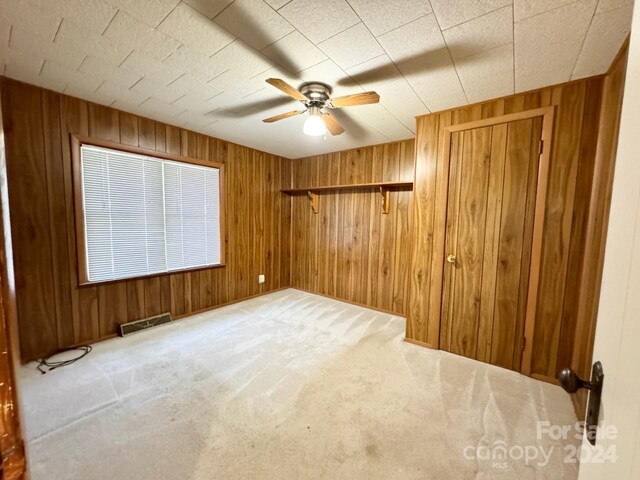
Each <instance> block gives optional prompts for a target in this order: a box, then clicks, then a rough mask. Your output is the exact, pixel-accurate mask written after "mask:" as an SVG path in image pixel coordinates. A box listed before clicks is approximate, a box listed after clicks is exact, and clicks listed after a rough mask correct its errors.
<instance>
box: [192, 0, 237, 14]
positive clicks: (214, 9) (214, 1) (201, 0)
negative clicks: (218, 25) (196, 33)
mask: <svg viewBox="0 0 640 480" xmlns="http://www.w3.org/2000/svg"><path fill="white" fill-rule="evenodd" d="M183 1H184V2H185V3H188V4H189V5H191V6H192V7H193V8H195V9H196V10H198V11H199V12H200V13H202V14H203V15H205V16H206V17H208V18H213V17H215V16H216V15H218V14H219V13H220V12H221V11H222V10H224V9H225V8H226V7H227V5H229V4H231V3H232V2H233V0H183Z"/></svg>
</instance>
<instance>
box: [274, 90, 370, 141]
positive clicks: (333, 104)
mask: <svg viewBox="0 0 640 480" xmlns="http://www.w3.org/2000/svg"><path fill="white" fill-rule="evenodd" d="M266 82H267V83H268V84H270V85H273V86H274V87H276V88H277V89H279V90H281V91H283V92H284V93H286V94H287V95H289V96H290V97H292V98H294V99H296V100H298V101H300V102H302V103H303V105H304V106H305V108H304V109H301V110H293V111H291V112H287V113H281V114H280V115H275V116H273V117H269V118H265V119H264V120H263V122H265V123H273V122H277V121H279V120H284V119H285V118H289V117H295V116H296V115H301V114H303V113H305V112H309V117H308V118H307V119H306V120H305V122H304V127H303V129H302V132H303V133H304V134H305V135H311V136H320V135H324V134H325V133H326V131H327V130H329V132H330V133H331V135H341V134H342V133H344V131H345V130H344V128H342V126H341V125H340V124H339V123H338V121H337V120H336V118H335V117H334V116H333V115H331V113H329V112H328V111H327V109H331V108H343V107H351V106H355V105H367V104H370V103H378V102H379V101H380V95H378V94H377V93H376V92H363V93H356V94H353V95H346V96H344V97H336V98H331V87H330V86H329V85H326V84H324V83H320V82H308V83H305V84H304V85H302V87H301V88H300V90H297V89H295V88H293V87H292V86H291V85H289V84H288V83H287V82H285V81H284V80H280V79H279V78H268V79H267V80H266ZM323 109H324V111H323Z"/></svg>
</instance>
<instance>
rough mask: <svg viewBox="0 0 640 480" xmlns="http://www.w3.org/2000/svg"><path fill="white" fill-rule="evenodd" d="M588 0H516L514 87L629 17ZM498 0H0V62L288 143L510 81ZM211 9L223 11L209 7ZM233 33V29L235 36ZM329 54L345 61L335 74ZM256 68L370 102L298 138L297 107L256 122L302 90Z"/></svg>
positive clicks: (327, 143) (208, 125)
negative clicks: (290, 92)
mask: <svg viewBox="0 0 640 480" xmlns="http://www.w3.org/2000/svg"><path fill="white" fill-rule="evenodd" d="M596 2H597V0H557V1H553V2H552V1H549V0H513V4H514V13H513V15H515V17H516V19H520V20H521V21H520V22H517V25H514V26H513V28H514V29H515V30H516V35H515V42H514V44H515V57H516V58H515V60H516V62H515V63H516V66H517V72H516V74H517V76H516V87H517V89H518V90H519V91H522V90H528V89H533V88H537V87H543V86H547V85H550V84H554V83H559V82H562V81H566V80H568V79H569V77H570V76H571V70H572V69H574V66H575V69H574V73H573V78H578V77H582V76H587V75H591V74H594V73H601V72H602V71H603V70H604V69H605V68H606V67H607V66H608V64H609V63H610V62H611V60H612V59H613V57H614V56H615V54H616V52H617V48H618V46H619V44H620V42H622V39H623V38H624V36H625V34H626V32H627V31H628V23H627V22H628V18H627V17H628V15H629V12H628V10H629V8H630V7H629V6H630V5H631V4H632V1H631V0H600V1H599V2H597V9H596ZM511 3H512V1H511V0H432V1H431V3H430V2H429V1H428V0H386V1H382V0H367V1H365V0H326V1H323V2H320V3H319V2H312V1H311V0H292V1H290V2H289V1H288V0H266V1H262V0H236V1H235V2H232V0H184V3H181V2H180V1H179V0H0V73H2V72H4V74H5V75H6V76H8V77H11V78H15V79H17V80H21V81H25V82H28V83H32V84H34V85H38V86H41V87H44V88H49V89H52V90H56V91H64V92H66V93H67V94H70V95H73V96H77V97H80V98H86V99H87V100H92V101H96V102H98V103H102V104H109V102H112V103H111V104H112V106H113V107H114V108H119V109H122V110H125V111H129V112H131V113H135V114H138V115H142V116H146V117H151V116H153V118H156V119H159V120H162V121H165V122H168V123H171V124H173V125H185V126H188V127H189V128H192V129H194V130H196V131H200V132H206V133H208V134H213V135H216V136H219V137H222V138H226V139H228V140H230V141H235V142H238V143H241V144H247V145H249V146H252V147H254V148H259V149H262V150H264V151H269V152H273V153H276V154H279V155H285V156H287V157H290V158H299V157H301V156H306V155H312V154H321V153H324V152H330V151H336V150H342V149H347V148H354V147H358V146H363V145H368V144H375V143H380V142H383V141H389V140H399V139H402V138H410V137H411V136H412V133H411V131H413V129H414V128H415V123H414V116H415V115H419V114H423V113H427V111H428V110H429V109H431V110H434V111H437V110H442V109H445V108H450V107H455V106H460V105H464V104H466V103H467V102H468V101H471V102H477V101H481V100H484V99H487V98H490V97H497V96H502V95H506V94H509V93H511V92H513V90H514V85H513V83H514V81H513V74H514V72H513V55H514V53H513V51H512V46H511V42H512V39H511V32H510V31H509V30H510V27H511V25H512V20H511V19H510V18H509V17H510V15H509V12H510V8H509V7H510V5H511ZM187 4H188V5H190V6H191V7H193V9H195V10H192V9H191V8H190V7H188V6H187ZM431 6H433V12H434V13H435V14H430V13H429V12H430V9H431ZM352 7H353V8H352ZM623 7H625V9H623ZM174 9H175V10H174ZM117 10H119V11H118V12H117V13H116V11H117ZM196 10H197V11H198V12H200V13H202V15H203V16H201V15H200V14H198V13H196V12H195V11H196ZM354 10H355V11H354ZM594 11H595V12H597V15H596V17H594V18H593V21H592V23H591V27H590V28H589V24H590V22H591V17H592V15H593V12H594ZM172 12H173V13H172ZM114 15H115V16H114ZM167 17H168V18H167ZM204 17H206V18H204ZM215 17H217V19H216V20H214V22H216V21H219V22H220V23H224V27H223V26H220V25H218V24H217V23H216V24H214V23H210V22H209V20H208V19H210V18H215ZM63 18H64V20H63ZM112 19H113V22H112ZM163 20H164V22H163ZM361 21H362V22H363V24H364V26H366V29H364V28H363V25H362V24H360V22H361ZM289 22H291V23H289ZM407 22H409V23H408V24H407ZM438 22H439V23H438ZM160 24H162V26H160V27H159V28H158V29H156V28H152V27H157V26H159V25H160ZM358 24H360V25H358ZM216 25H217V26H216ZM356 25H358V26H357V27H355V28H352V27H354V26H356ZM211 27H213V30H211ZM294 27H298V29H299V31H296V30H294ZM439 27H442V28H443V29H445V30H446V31H445V33H444V35H445V36H446V40H447V42H448V45H449V49H447V44H445V42H444V38H443V35H442V33H441V31H440V28H439ZM105 28H106V34H105V35H104V36H103V35H102V33H103V31H104V29H105ZM222 29H224V30H225V32H228V33H225V32H223V31H222ZM11 30H13V35H12V38H11V47H9V45H8V39H9V32H10V31H11ZM345 30H347V32H345ZM367 30H368V31H367ZM587 30H588V33H587ZM56 32H57V33H56ZM211 32H215V33H214V34H213V35H212V34H211ZM341 32H345V33H341ZM358 32H359V33H358ZM368 32H371V33H372V34H373V35H374V36H378V37H379V41H380V43H381V44H382V46H383V47H384V48H385V52H384V53H383V52H381V51H380V50H379V49H378V48H377V47H376V45H375V41H374V42H372V41H371V40H372V39H371V36H370V35H369V33H368ZM168 33H169V34H168ZM234 34H236V35H238V36H239V37H240V39H236V40H235V41H232V40H233V38H232V35H234ZM331 37H334V38H331ZM585 37H586V41H585V42H584V45H583V44H582V42H583V40H584V39H585ZM2 39H4V42H2ZM243 40H244V41H243ZM327 40H328V41H327ZM227 41H229V42H231V43H228V44H227V45H224V43H225V42H227ZM247 42H248V44H251V45H253V46H254V48H256V47H257V48H258V49H259V50H260V51H256V50H254V48H251V47H249V46H248V44H247ZM321 42H324V43H323V47H325V48H326V50H327V54H328V55H329V56H330V57H333V60H332V59H331V58H326V55H325V52H322V51H321V50H320V49H318V47H317V44H318V43H321ZM503 42H504V43H503ZM220 44H222V45H220ZM500 45H502V46H500ZM220 47H223V48H221V49H219V48H220ZM449 50H451V53H450V52H449ZM579 52H581V53H579ZM212 53H214V55H213V56H211V54H212ZM87 55H88V57H87V58H86V59H85V57H86V56H87ZM578 55H579V57H578ZM452 57H453V58H455V59H456V60H455V68H454V65H453V63H452V60H451V58H452ZM45 60H46V62H45ZM83 60H84V62H83ZM391 60H393V62H392V61H391ZM336 62H337V63H339V64H340V65H341V66H342V67H345V68H346V67H347V66H352V65H354V64H355V66H352V67H351V68H349V69H348V73H349V75H347V72H345V68H341V67H340V66H338V65H337V64H336ZM274 63H275V64H276V65H275V66H273V65H274ZM396 65H397V67H396ZM398 68H399V69H400V70H401V72H399V70H398ZM401 73H402V74H401ZM141 77H142V79H141ZM267 77H275V78H282V79H284V80H285V81H286V82H288V83H290V84H291V85H293V86H294V87H300V85H301V84H302V82H303V81H321V82H325V83H327V84H329V85H330V86H331V87H332V88H333V93H332V95H333V96H334V97H335V96H342V95H348V94H351V93H357V92H362V91H363V90H365V89H366V90H375V91H377V92H378V93H379V94H380V95H381V102H380V104H377V105H368V106H362V107H354V108H348V109H338V110H336V111H335V112H334V114H335V115H336V117H337V118H338V120H339V121H340V122H341V123H342V124H343V125H344V127H345V128H346V130H347V132H346V133H345V134H344V135H341V136H339V137H332V136H328V137H327V138H326V140H325V139H323V138H311V137H307V136H304V135H303V134H302V125H303V123H304V120H305V116H304V115H301V116H298V117H294V118H291V119H288V120H286V121H283V122H278V123H276V124H272V125H267V124H264V123H263V122H262V119H263V118H266V117H268V116H271V115H274V114H277V113H281V112H284V111H289V110H293V109H294V108H298V107H299V106H300V104H299V102H296V101H294V100H292V99H290V98H289V97H287V96H285V95H283V94H282V93H281V92H280V91H278V90H277V89H275V88H273V87H271V86H269V85H266V84H265V82H264V80H265V78H267ZM354 79H355V80H357V82H358V83H356V82H355V81H354ZM103 80H104V82H103V83H101V84H100V85H99V86H98V88H97V90H96V91H95V92H94V91H92V90H93V89H94V88H95V86H96V84H97V82H102V81H103ZM133 82H137V83H135V84H133ZM461 82H462V83H461ZM132 84H133V87H132V89H129V88H126V87H127V86H129V85H132ZM463 86H464V90H463V88H462V87H463ZM221 91H222V93H220V92H221ZM465 93H466V95H465ZM114 99H115V101H113V100H114ZM170 102H173V103H170ZM141 104H142V105H141ZM427 107H428V108H427ZM247 132H250V133H251V134H250V135H248V134H247Z"/></svg>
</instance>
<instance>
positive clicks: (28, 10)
mask: <svg viewBox="0 0 640 480" xmlns="http://www.w3.org/2000/svg"><path fill="white" fill-rule="evenodd" d="M0 19H1V20H0V22H2V23H3V24H6V25H13V26H15V27H20V28H23V29H25V30H27V31H29V32H31V33H33V34H35V35H38V36H39V37H41V38H44V39H47V40H53V37H54V36H55V34H56V31H57V30H58V27H59V26H60V22H61V21H62V17H61V16H60V15H57V14H52V13H51V12H47V11H46V10H42V9H40V8H39V6H38V5H37V4H36V3H33V2H31V1H30V0H2V1H0Z"/></svg>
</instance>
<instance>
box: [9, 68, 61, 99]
mask: <svg viewBox="0 0 640 480" xmlns="http://www.w3.org/2000/svg"><path fill="white" fill-rule="evenodd" d="M5 75H6V76H7V77H9V78H13V79H15V80H19V81H21V82H25V83H29V84H31V85H35V86H37V87H42V88H46V89H49V90H53V91H55V92H60V93H62V92H63V91H64V89H65V88H66V86H67V84H66V83H64V82H60V81H54V80H51V79H49V78H45V77H43V76H41V75H39V74H37V73H34V72H33V70H32V69H31V68H29V67H28V66H26V65H25V64H23V63H12V64H8V65H6V69H5Z"/></svg>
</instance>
